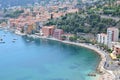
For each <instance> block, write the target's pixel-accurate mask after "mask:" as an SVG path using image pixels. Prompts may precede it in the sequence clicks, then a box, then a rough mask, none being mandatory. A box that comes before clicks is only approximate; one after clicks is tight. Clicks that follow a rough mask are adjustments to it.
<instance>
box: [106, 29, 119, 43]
mask: <svg viewBox="0 0 120 80" xmlns="http://www.w3.org/2000/svg"><path fill="white" fill-rule="evenodd" d="M107 35H108V36H107V43H108V44H110V43H111V42H117V41H118V40H119V30H118V28H115V27H110V28H108V29H107Z"/></svg>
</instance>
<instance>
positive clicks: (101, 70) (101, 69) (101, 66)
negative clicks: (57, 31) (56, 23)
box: [15, 32, 115, 80]
mask: <svg viewBox="0 0 120 80" xmlns="http://www.w3.org/2000/svg"><path fill="white" fill-rule="evenodd" d="M15 34H17V35H21V36H23V34H22V33H18V32H15ZM27 37H32V38H39V39H47V40H53V41H58V42H62V43H65V44H71V45H76V46H80V47H84V48H87V49H90V50H93V51H95V52H96V53H97V54H98V55H99V56H100V58H101V60H100V62H99V63H98V65H97V68H96V71H97V72H98V74H100V77H99V79H97V80H106V79H104V78H106V76H107V77H109V76H111V78H112V79H111V80H115V75H114V74H113V71H110V70H106V69H105V68H104V63H105V62H106V57H105V54H104V53H105V52H104V51H102V50H100V49H98V48H97V47H96V46H94V45H88V44H85V43H76V42H70V41H62V40H58V39H55V38H47V37H45V36H37V35H27ZM109 79H110V78H109ZM107 80H108V79H107Z"/></svg>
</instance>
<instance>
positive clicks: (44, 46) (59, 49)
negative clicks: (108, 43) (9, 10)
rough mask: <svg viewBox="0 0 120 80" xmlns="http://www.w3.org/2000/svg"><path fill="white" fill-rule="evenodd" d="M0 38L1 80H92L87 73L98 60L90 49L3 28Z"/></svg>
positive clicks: (94, 68) (95, 65) (94, 67)
mask: <svg viewBox="0 0 120 80" xmlns="http://www.w3.org/2000/svg"><path fill="white" fill-rule="evenodd" d="M0 38H3V41H5V43H4V44H3V43H0V80H92V79H91V78H90V77H88V76H87V74H88V73H89V72H93V71H95V70H96V67H97V65H98V63H99V60H100V57H99V56H98V55H97V54H95V52H94V51H92V50H89V49H86V48H83V47H78V46H74V45H70V44H63V43H60V42H57V41H51V40H46V39H35V40H33V39H32V38H27V37H21V36H18V35H15V34H13V33H10V32H4V31H0ZM14 38H16V39H17V40H16V41H15V42H12V41H13V39H14Z"/></svg>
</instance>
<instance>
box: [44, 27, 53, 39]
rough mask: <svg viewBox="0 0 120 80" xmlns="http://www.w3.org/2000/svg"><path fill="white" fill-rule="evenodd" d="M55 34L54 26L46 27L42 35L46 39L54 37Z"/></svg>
mask: <svg viewBox="0 0 120 80" xmlns="http://www.w3.org/2000/svg"><path fill="white" fill-rule="evenodd" d="M53 32H54V26H44V27H42V33H43V35H44V36H46V37H49V36H52V35H53Z"/></svg>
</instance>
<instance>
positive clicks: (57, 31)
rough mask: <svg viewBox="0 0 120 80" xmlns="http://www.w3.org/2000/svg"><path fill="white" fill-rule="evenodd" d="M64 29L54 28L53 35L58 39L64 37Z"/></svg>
mask: <svg viewBox="0 0 120 80" xmlns="http://www.w3.org/2000/svg"><path fill="white" fill-rule="evenodd" d="M63 33H64V32H63V30H62V29H55V30H54V33H53V37H54V38H56V39H60V40H61V39H62V37H61V36H62V34H63Z"/></svg>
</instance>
